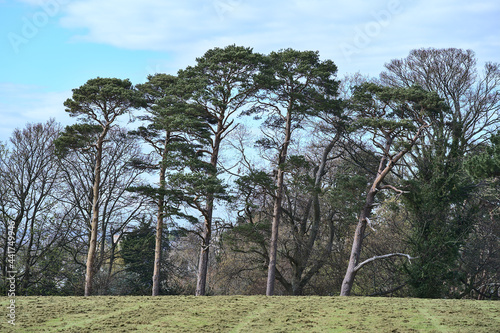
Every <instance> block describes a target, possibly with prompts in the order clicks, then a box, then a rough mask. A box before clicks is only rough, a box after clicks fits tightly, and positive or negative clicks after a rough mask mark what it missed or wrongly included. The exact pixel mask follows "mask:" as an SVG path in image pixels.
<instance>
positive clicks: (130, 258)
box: [120, 220, 165, 295]
mask: <svg viewBox="0 0 500 333" xmlns="http://www.w3.org/2000/svg"><path fill="white" fill-rule="evenodd" d="M155 238H156V236H155V228H154V227H152V226H151V221H149V222H146V221H144V220H143V221H141V222H140V224H139V225H138V226H137V227H135V228H134V229H133V230H132V231H130V232H127V233H126V234H125V235H124V236H123V239H122V241H121V243H120V257H121V258H122V259H123V262H124V266H125V271H126V272H127V280H128V281H127V282H128V283H127V284H129V286H128V289H129V290H130V293H131V294H133V295H146V294H149V292H150V290H151V288H152V282H153V281H152V280H151V272H152V271H153V266H154V261H155V242H156V241H155ZM164 245H165V244H164Z"/></svg>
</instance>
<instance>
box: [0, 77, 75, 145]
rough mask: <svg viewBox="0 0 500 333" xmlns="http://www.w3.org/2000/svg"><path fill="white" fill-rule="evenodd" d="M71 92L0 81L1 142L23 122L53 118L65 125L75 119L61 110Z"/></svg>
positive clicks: (23, 123) (43, 120) (35, 121)
mask: <svg viewBox="0 0 500 333" xmlns="http://www.w3.org/2000/svg"><path fill="white" fill-rule="evenodd" d="M68 97H71V91H62V92H47V91H45V89H44V88H43V87H38V86H30V85H19V84H12V83H0V101H1V102H0V113H1V115H2V122H1V123H0V133H1V134H0V141H6V140H8V138H9V137H10V135H11V134H12V130H13V129H14V128H23V127H24V126H25V125H26V123H28V122H29V123H37V122H45V121H47V120H48V119H49V118H55V119H56V120H57V121H58V122H60V123H62V124H64V125H67V124H70V123H73V122H74V119H70V117H69V116H68V114H67V113H66V112H65V111H64V105H63V103H64V101H65V100H66V99H67V98H68Z"/></svg>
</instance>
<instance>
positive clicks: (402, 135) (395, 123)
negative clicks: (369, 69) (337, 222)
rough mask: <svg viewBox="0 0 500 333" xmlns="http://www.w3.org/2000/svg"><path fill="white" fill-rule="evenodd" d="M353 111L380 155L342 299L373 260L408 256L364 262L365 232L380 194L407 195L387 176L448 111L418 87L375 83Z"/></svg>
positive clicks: (357, 97)
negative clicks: (432, 119) (434, 118)
mask: <svg viewBox="0 0 500 333" xmlns="http://www.w3.org/2000/svg"><path fill="white" fill-rule="evenodd" d="M349 108H350V109H352V110H353V111H355V113H354V119H353V127H352V130H356V131H357V130H361V131H362V133H364V134H363V136H364V137H365V138H368V137H371V144H372V148H373V149H376V150H377V153H378V155H379V164H378V168H377V171H376V173H375V174H374V179H373V180H372V181H371V183H369V186H368V188H367V192H366V201H365V203H364V207H363V209H362V210H361V212H360V214H359V218H358V223H357V225H356V230H355V234H354V238H353V243H352V249H351V256H350V259H349V265H348V268H347V271H346V274H345V277H344V281H343V282H342V289H341V292H340V295H341V296H349V295H350V293H351V289H352V286H353V283H354V278H355V276H356V274H357V272H358V271H359V270H360V269H361V268H362V267H363V266H364V265H366V264H368V263H370V262H372V261H373V260H377V259H383V258H388V257H392V256H401V255H404V254H401V253H391V254H387V255H384V256H377V257H373V258H370V259H367V260H365V261H363V262H361V261H360V259H361V249H362V244H363V239H364V237H365V230H366V227H367V225H368V224H370V218H371V213H372V210H373V208H374V206H375V205H376V201H375V197H376V195H377V193H379V192H380V191H382V190H386V189H387V190H392V191H395V192H397V193H399V194H402V193H403V191H402V190H400V189H398V188H397V187H395V186H394V185H391V184H388V183H387V182H386V178H387V176H388V175H389V174H390V173H391V172H392V171H393V169H394V168H395V167H396V166H397V165H398V164H399V163H401V162H402V159H403V158H404V157H405V155H406V154H408V153H409V152H410V151H411V149H412V148H413V147H414V146H415V145H416V144H417V143H418V140H419V139H420V137H421V136H422V135H423V132H424V130H425V129H426V128H427V127H429V118H430V117H432V116H435V115H437V114H439V113H440V112H442V111H443V110H445V109H446V107H445V105H444V103H442V101H441V100H440V99H439V97H438V96H437V95H436V94H435V93H429V92H426V91H425V90H423V89H422V88H420V87H418V86H415V87H411V88H407V89H402V88H390V87H381V86H378V85H376V84H374V83H365V84H363V85H361V86H359V87H357V89H356V90H355V91H354V94H353V97H352V100H351V101H350V105H349ZM408 257H409V256H408Z"/></svg>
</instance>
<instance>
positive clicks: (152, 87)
mask: <svg viewBox="0 0 500 333" xmlns="http://www.w3.org/2000/svg"><path fill="white" fill-rule="evenodd" d="M137 88H138V89H139V91H141V92H142V93H143V94H144V97H145V99H146V100H147V103H148V107H147V112H148V113H147V115H145V116H142V117H140V119H141V120H143V121H146V122H147V123H148V125H147V126H146V127H144V126H141V127H139V129H138V130H137V131H134V132H132V133H133V134H135V135H138V136H140V137H142V138H143V140H144V141H145V142H147V143H148V144H149V145H150V146H151V148H152V149H153V152H154V153H155V155H156V158H155V160H154V161H149V160H148V161H139V160H135V161H134V165H135V167H136V168H140V169H141V168H142V169H144V168H145V169H149V170H158V171H159V187H157V188H152V187H150V186H146V187H139V188H135V189H132V190H134V191H139V192H141V193H143V194H146V195H147V196H149V197H152V198H154V199H155V200H156V203H157V223H156V241H155V242H156V243H155V261H154V271H153V286H152V295H153V296H157V295H159V293H160V267H161V262H162V258H161V253H162V248H163V247H162V234H163V230H164V220H165V218H166V217H169V216H171V215H175V214H176V215H180V212H179V210H178V209H177V207H178V206H179V204H180V202H181V201H182V198H181V197H179V193H178V192H177V191H172V190H168V189H167V178H168V175H167V172H170V173H172V172H175V171H176V172H182V171H183V170H184V169H185V168H186V167H189V166H193V164H196V163H197V162H196V160H198V159H199V157H200V156H199V155H198V154H197V150H198V149H200V148H202V147H203V145H205V144H206V143H207V140H208V137H209V133H208V121H207V119H204V114H203V113H202V111H203V110H201V109H200V108H197V107H196V106H195V105H193V104H189V103H188V100H189V98H190V97H191V92H190V89H189V88H188V87H187V85H186V84H185V83H184V82H182V81H181V80H180V79H179V78H178V77H175V76H171V75H166V74H156V75H154V76H149V77H148V82H146V83H145V84H141V85H138V86H137Z"/></svg>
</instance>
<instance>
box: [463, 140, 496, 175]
mask: <svg viewBox="0 0 500 333" xmlns="http://www.w3.org/2000/svg"><path fill="white" fill-rule="evenodd" d="M466 168H467V172H468V173H469V174H470V175H471V176H473V177H475V178H478V179H481V178H494V177H500V132H498V133H497V134H495V135H492V136H491V137H490V145H489V146H487V147H485V149H484V151H483V152H481V153H479V154H476V155H473V156H472V157H470V158H469V159H468V160H467V161H466Z"/></svg>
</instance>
